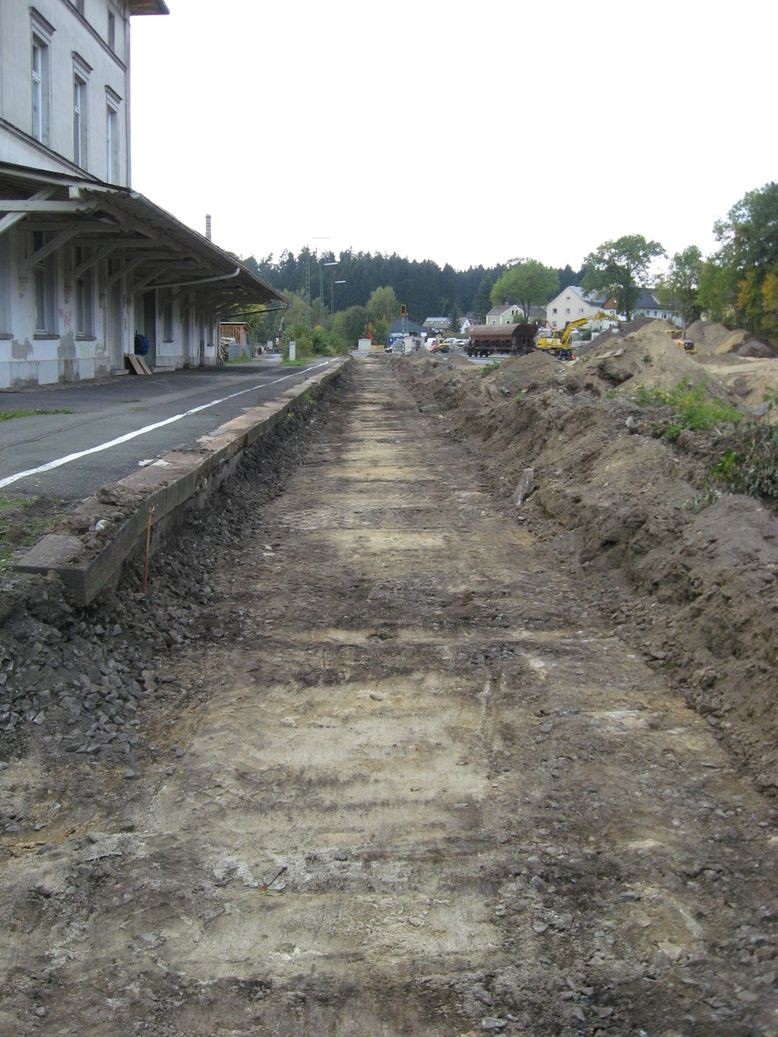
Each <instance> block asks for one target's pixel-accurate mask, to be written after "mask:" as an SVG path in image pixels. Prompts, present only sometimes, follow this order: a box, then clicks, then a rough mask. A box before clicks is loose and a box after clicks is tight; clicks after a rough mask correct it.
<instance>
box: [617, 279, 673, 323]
mask: <svg viewBox="0 0 778 1037" xmlns="http://www.w3.org/2000/svg"><path fill="white" fill-rule="evenodd" d="M616 305H617V303H616V300H615V299H614V298H610V299H608V300H607V302H606V303H605V305H604V307H603V309H608V310H611V309H615V307H616ZM639 317H651V318H653V319H655V320H669V321H672V323H673V324H677V325H678V326H679V327H681V326H682V325H683V320H682V318H681V317H680V316H679V314H678V313H677V312H676V310H675V308H674V307H673V306H668V305H666V304H664V303H661V302H660V301H659V300H658V299H657V297H656V295H655V294H654V292H652V291H651V290H650V289H648V288H641V289H640V294H639V295H638V297H637V301H636V302H635V305H634V307H633V310H632V318H633V320H635V319H637V318H639Z"/></svg>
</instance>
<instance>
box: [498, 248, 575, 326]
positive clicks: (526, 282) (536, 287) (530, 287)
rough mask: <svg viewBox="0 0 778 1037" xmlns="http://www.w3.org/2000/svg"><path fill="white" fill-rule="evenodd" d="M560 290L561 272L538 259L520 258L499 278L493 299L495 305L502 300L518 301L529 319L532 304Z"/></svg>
mask: <svg viewBox="0 0 778 1037" xmlns="http://www.w3.org/2000/svg"><path fill="white" fill-rule="evenodd" d="M558 291H559V274H558V273H557V272H556V270H553V269H552V268H551V267H548V266H544V265H543V264H542V263H540V262H538V260H537V259H520V260H519V261H518V262H517V263H516V264H515V265H514V266H512V267H510V268H509V269H508V270H506V271H505V273H504V274H502V276H501V277H498V278H497V280H496V281H495V283H494V286H493V287H492V291H491V300H492V303H493V304H494V305H495V306H498V305H499V304H500V303H501V302H517V303H518V304H519V306H521V308H522V310H523V311H524V318H525V320H527V319H529V311H530V307H531V306H539V305H541V304H543V303H546V302H548V300H549V299H550V298H552V297H553V296H554V295H555V294H556V292H558Z"/></svg>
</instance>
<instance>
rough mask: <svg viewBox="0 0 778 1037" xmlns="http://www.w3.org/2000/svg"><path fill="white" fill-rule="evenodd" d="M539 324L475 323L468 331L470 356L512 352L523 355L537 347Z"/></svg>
mask: <svg viewBox="0 0 778 1037" xmlns="http://www.w3.org/2000/svg"><path fill="white" fill-rule="evenodd" d="M537 331H538V325H537V324H474V325H473V326H472V327H471V328H470V330H469V331H468V335H469V341H468V345H467V355H468V356H492V355H493V354H494V353H511V354H513V355H516V356H522V355H523V354H524V353H531V352H532V350H533V349H534V348H535V335H536V334H537Z"/></svg>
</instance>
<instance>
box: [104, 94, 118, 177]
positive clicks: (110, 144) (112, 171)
mask: <svg viewBox="0 0 778 1037" xmlns="http://www.w3.org/2000/svg"><path fill="white" fill-rule="evenodd" d="M106 181H107V183H108V184H118V181H119V113H118V111H117V110H116V108H115V107H114V105H113V104H112V103H111V101H110V100H109V101H108V102H107V104H106Z"/></svg>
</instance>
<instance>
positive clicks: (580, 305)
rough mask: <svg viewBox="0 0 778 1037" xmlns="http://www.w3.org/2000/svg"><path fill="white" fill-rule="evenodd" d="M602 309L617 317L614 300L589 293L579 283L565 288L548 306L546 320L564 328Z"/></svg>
mask: <svg viewBox="0 0 778 1037" xmlns="http://www.w3.org/2000/svg"><path fill="white" fill-rule="evenodd" d="M600 310H605V311H606V312H607V313H612V314H613V317H614V320H615V318H616V306H615V303H614V302H613V300H611V299H608V300H604V299H603V298H602V297H601V296H597V295H594V294H588V293H586V292H584V290H583V288H579V287H578V286H577V285H570V286H569V287H568V288H563V289H562V291H561V292H560V293H559V295H557V296H556V297H555V298H554V299H552V300H551V302H550V303H549V304H548V305H547V306H546V321H547V322H548V324H550V325H551V327H552V328H564V327H565V325H566V324H569V323H570V321H571V320H580V319H581V318H582V317H593V316H594V315H595V313H598V312H599V311H600Z"/></svg>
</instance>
